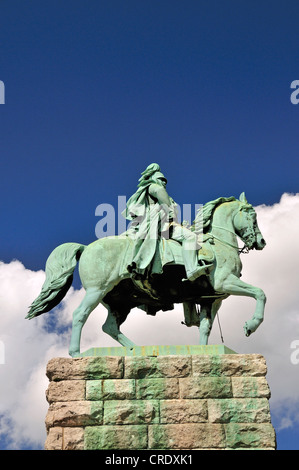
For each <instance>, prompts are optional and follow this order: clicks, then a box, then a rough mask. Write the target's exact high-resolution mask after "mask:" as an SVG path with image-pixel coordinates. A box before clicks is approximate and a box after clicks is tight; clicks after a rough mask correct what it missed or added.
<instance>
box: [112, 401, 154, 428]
mask: <svg viewBox="0 0 299 470" xmlns="http://www.w3.org/2000/svg"><path fill="white" fill-rule="evenodd" d="M158 422H159V402H158V401H157V400H109V401H106V402H105V403H104V422H103V424H145V423H148V424H151V423H158Z"/></svg>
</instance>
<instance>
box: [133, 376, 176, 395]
mask: <svg viewBox="0 0 299 470" xmlns="http://www.w3.org/2000/svg"><path fill="white" fill-rule="evenodd" d="M136 398H138V399H143V400H149V399H153V398H158V399H164V398H179V379H178V378H175V379H170V378H159V379H155V378H154V379H138V380H136Z"/></svg>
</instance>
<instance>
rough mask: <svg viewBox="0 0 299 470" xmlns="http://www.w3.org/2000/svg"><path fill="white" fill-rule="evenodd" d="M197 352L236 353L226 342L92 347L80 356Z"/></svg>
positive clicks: (189, 353) (162, 354)
mask: <svg viewBox="0 0 299 470" xmlns="http://www.w3.org/2000/svg"><path fill="white" fill-rule="evenodd" d="M197 354H209V355H218V354H236V353H235V351H233V350H232V349H230V348H228V347H227V346H225V345H224V344H211V345H199V344H196V345H156V346H134V347H133V348H125V347H117V346H116V347H115V346H113V347H106V348H90V349H88V350H87V351H85V352H83V353H81V354H80V357H92V356H100V357H101V356H169V355H174V356H186V355H197Z"/></svg>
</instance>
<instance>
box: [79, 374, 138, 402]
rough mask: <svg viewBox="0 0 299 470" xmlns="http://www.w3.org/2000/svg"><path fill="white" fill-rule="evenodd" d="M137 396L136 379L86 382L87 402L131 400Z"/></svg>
mask: <svg viewBox="0 0 299 470" xmlns="http://www.w3.org/2000/svg"><path fill="white" fill-rule="evenodd" d="M135 395H136V392H135V380H134V379H122V380H120V379H102V380H87V381H86V400H129V399H134V398H135Z"/></svg>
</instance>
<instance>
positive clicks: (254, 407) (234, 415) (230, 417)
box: [208, 398, 270, 423]
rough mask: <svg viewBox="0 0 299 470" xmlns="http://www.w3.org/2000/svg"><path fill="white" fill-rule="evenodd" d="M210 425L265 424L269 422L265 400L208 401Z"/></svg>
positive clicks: (225, 399) (268, 412)
mask: <svg viewBox="0 0 299 470" xmlns="http://www.w3.org/2000/svg"><path fill="white" fill-rule="evenodd" d="M208 410H209V421H210V422H211V423H230V422H235V423H267V422H270V410H269V403H268V400H267V399H266V398H234V399H227V398H224V399H211V400H208Z"/></svg>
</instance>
